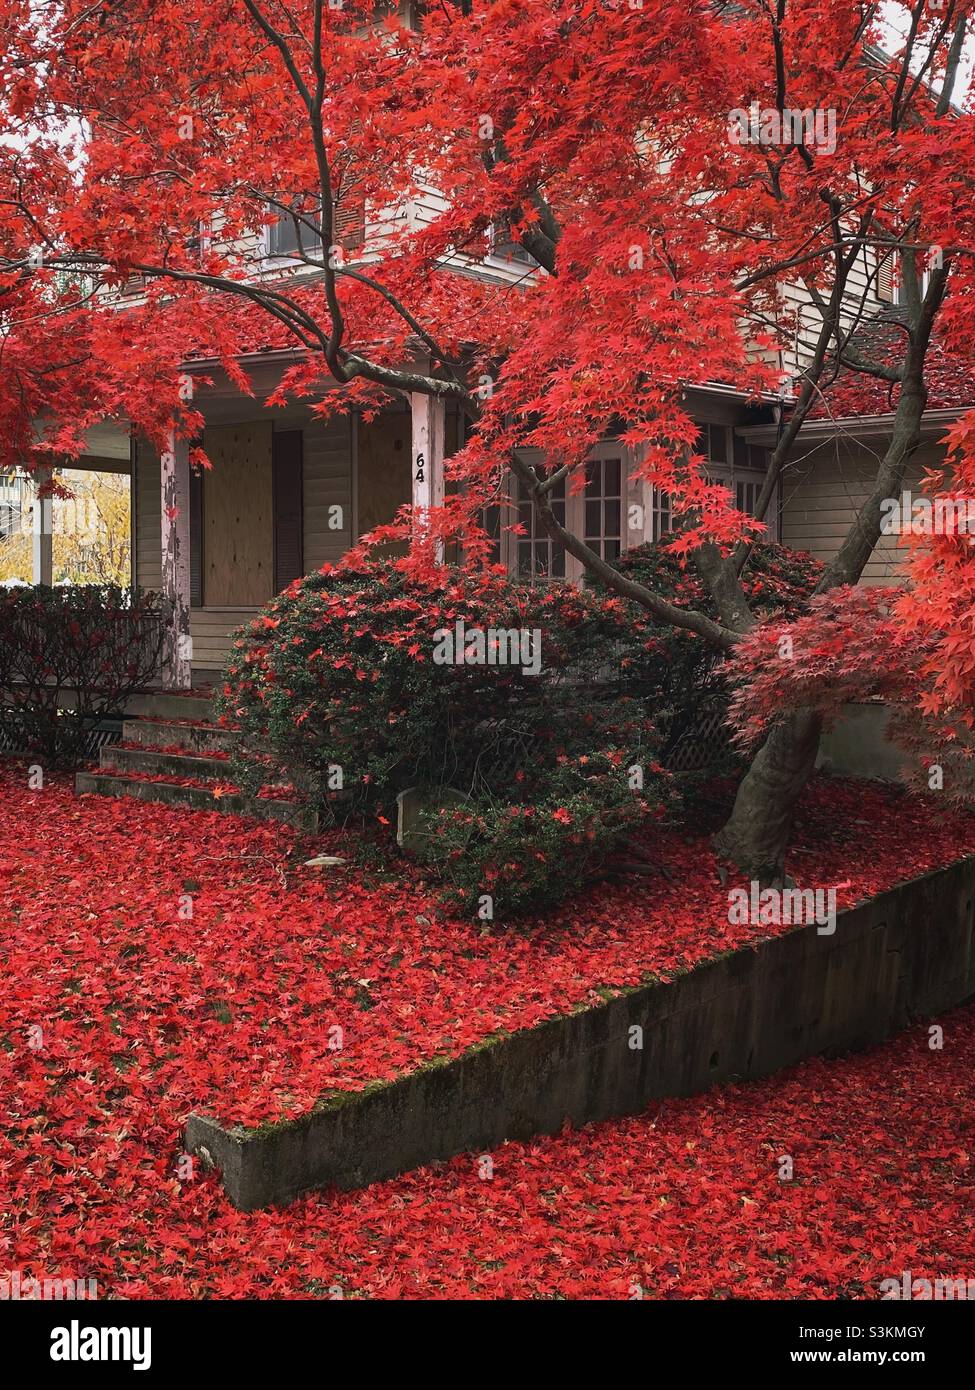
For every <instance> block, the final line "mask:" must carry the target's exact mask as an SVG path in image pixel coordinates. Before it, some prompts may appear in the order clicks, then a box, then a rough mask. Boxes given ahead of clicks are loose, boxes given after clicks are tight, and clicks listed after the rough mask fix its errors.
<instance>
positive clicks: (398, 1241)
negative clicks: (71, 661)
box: [0, 765, 975, 1297]
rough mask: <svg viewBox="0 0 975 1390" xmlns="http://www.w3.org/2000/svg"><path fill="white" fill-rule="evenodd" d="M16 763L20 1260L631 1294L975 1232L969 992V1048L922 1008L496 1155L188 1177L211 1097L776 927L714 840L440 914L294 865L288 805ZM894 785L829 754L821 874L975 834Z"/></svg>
mask: <svg viewBox="0 0 975 1390" xmlns="http://www.w3.org/2000/svg"><path fill="white" fill-rule="evenodd" d="M2 776H3V782H4V786H3V802H2V805H3V810H2V812H0V816H2V820H3V822H4V824H3V834H2V839H0V846H2V848H0V874H2V877H3V880H4V892H3V904H4V905H3V909H2V922H0V970H2V978H0V1095H2V1097H3V1100H2V1112H0V1113H2V1118H0V1191H2V1193H3V1200H2V1217H0V1222H2V1225H0V1267H4V1266H6V1267H9V1268H11V1269H14V1268H16V1269H20V1270H22V1271H25V1272H34V1273H38V1274H44V1275H48V1276H54V1275H56V1274H58V1273H61V1274H64V1275H69V1274H75V1275H77V1276H78V1277H82V1276H84V1277H96V1278H98V1280H99V1282H100V1285H101V1292H102V1296H103V1297H104V1296H108V1295H111V1294H114V1295H132V1294H139V1293H148V1294H152V1295H156V1296H202V1295H215V1296H228V1295H236V1296H252V1297H253V1296H273V1295H285V1294H287V1295H290V1296H303V1295H309V1294H327V1291H328V1289H330V1288H333V1287H341V1288H342V1289H343V1290H344V1291H345V1293H346V1294H347V1295H353V1294H359V1295H367V1296H373V1295H375V1296H393V1295H402V1296H414V1295H416V1296H425V1297H426V1296H438V1295H442V1294H450V1295H454V1296H465V1295H475V1296H494V1295H501V1294H513V1295H516V1296H536V1295H540V1296H549V1295H556V1296H570V1297H571V1296H578V1295H585V1296H589V1295H592V1296H608V1297H619V1296H627V1292H628V1290H629V1286H630V1284H631V1283H636V1284H639V1285H640V1286H641V1287H642V1288H644V1289H645V1290H646V1293H647V1295H648V1296H652V1295H655V1294H665V1293H668V1292H670V1293H680V1294H682V1295H696V1294H711V1293H718V1294H721V1293H726V1292H735V1293H738V1294H741V1293H753V1294H763V1293H771V1294H777V1295H779V1296H781V1295H783V1294H785V1295H787V1296H791V1295H795V1294H799V1293H803V1294H806V1295H813V1296H815V1295H817V1294H823V1295H827V1294H835V1293H837V1292H847V1293H853V1294H856V1293H858V1292H860V1291H864V1290H865V1291H866V1292H867V1293H870V1292H871V1290H872V1283H871V1281H874V1280H875V1279H877V1278H879V1277H883V1276H884V1275H886V1274H888V1273H891V1272H893V1273H897V1272H899V1271H900V1270H901V1269H902V1268H910V1269H913V1270H914V1272H915V1274H921V1273H924V1272H926V1270H927V1269H930V1270H931V1271H932V1272H934V1273H937V1274H942V1273H950V1272H951V1271H952V1270H953V1269H956V1268H961V1269H964V1268H966V1267H967V1268H968V1269H969V1271H970V1269H971V1267H972V1266H973V1264H975V1244H973V1239H972V1222H973V1219H975V1218H973V1217H972V1212H973V1210H975V1206H973V1203H972V1197H973V1195H975V1193H973V1190H972V1176H971V1167H970V1165H969V1160H968V1152H969V1151H970V1149H971V1145H972V1134H971V1127H972V1119H971V1108H972V1105H971V1103H972V1099H973V1096H972V1091H973V1089H975V1087H973V1083H972V1079H971V1077H972V1057H973V1053H972V1044H973V1043H975V1016H973V1015H972V1014H971V1013H968V1014H965V1013H959V1014H956V1015H955V1016H954V1017H953V1018H952V1019H951V1020H950V1021H949V1022H948V1024H947V1026H946V1038H945V1047H944V1049H943V1050H942V1051H930V1050H929V1049H928V1047H927V1045H926V1042H927V1034H926V1032H925V1031H924V1030H923V1029H918V1030H915V1031H914V1032H913V1033H912V1034H911V1036H910V1037H907V1038H904V1039H901V1040H899V1041H898V1042H896V1043H894V1044H892V1045H890V1046H888V1047H887V1048H885V1049H881V1050H878V1051H877V1052H874V1053H872V1054H870V1055H869V1056H867V1057H864V1058H860V1059H856V1060H850V1061H844V1062H841V1063H836V1064H829V1065H827V1064H824V1063H821V1062H814V1063H810V1064H808V1065H806V1066H805V1067H803V1068H800V1069H798V1070H797V1071H795V1072H794V1073H792V1075H791V1076H790V1077H789V1078H787V1079H781V1078H780V1079H777V1080H772V1081H770V1082H768V1083H766V1084H763V1085H761V1086H752V1087H749V1088H744V1089H741V1090H737V1091H731V1090H729V1091H725V1092H723V1093H720V1094H715V1095H712V1096H710V1097H706V1098H698V1099H694V1100H690V1101H683V1102H673V1103H667V1104H666V1105H664V1106H663V1107H662V1108H660V1107H655V1108H654V1110H653V1111H652V1112H650V1113H648V1115H646V1116H643V1117H641V1118H639V1119H636V1120H630V1121H626V1122H621V1123H615V1124H608V1125H603V1126H600V1127H598V1128H594V1129H589V1130H586V1131H582V1132H580V1133H578V1134H572V1135H566V1136H562V1137H559V1138H557V1139H552V1140H547V1141H544V1142H539V1143H537V1144H531V1145H509V1146H505V1147H504V1148H503V1149H502V1150H500V1151H499V1152H498V1153H496V1154H495V1156H494V1157H495V1170H494V1176H493V1178H492V1179H491V1180H489V1181H482V1180H481V1178H480V1177H479V1172H480V1169H479V1166H478V1163H477V1161H476V1156H472V1157H463V1158H460V1159H458V1160H456V1161H455V1162H453V1163H451V1164H450V1165H447V1166H444V1167H441V1168H439V1169H437V1170H425V1171H423V1172H422V1173H418V1174H415V1175H412V1176H409V1177H406V1178H403V1179H400V1180H398V1181H396V1182H391V1183H386V1184H381V1185H378V1186H376V1187H374V1188H372V1189H369V1190H368V1191H367V1192H365V1193H360V1194H352V1195H342V1196H334V1195H333V1196H322V1197H317V1198H313V1199H308V1200H306V1201H303V1202H302V1203H300V1204H298V1205H296V1206H293V1207H291V1208H289V1209H288V1210H287V1211H285V1212H283V1213H273V1214H267V1213H258V1214H252V1215H248V1216H243V1215H240V1214H239V1213H236V1212H234V1211H233V1210H232V1209H231V1208H230V1207H229V1205H228V1204H227V1203H226V1200H225V1199H224V1197H223V1195H222V1192H221V1190H220V1188H219V1186H218V1183H217V1181H216V1179H215V1178H214V1177H212V1176H204V1175H200V1174H197V1175H196V1176H194V1177H193V1178H192V1179H187V1180H181V1179H180V1178H179V1177H178V1176H177V1164H178V1161H179V1157H180V1149H179V1135H180V1131H181V1126H182V1123H183V1120H184V1119H185V1116H186V1114H187V1113H188V1112H189V1111H190V1110H192V1109H194V1108H206V1109H208V1110H211V1111H216V1112H217V1113H221V1114H223V1115H224V1116H226V1117H227V1118H234V1119H237V1120H240V1119H246V1120H248V1121H256V1120H259V1119H261V1118H263V1117H266V1116H269V1115H276V1114H280V1113H281V1112H282V1111H285V1110H288V1109H292V1108H293V1109H295V1110H302V1109H306V1108H307V1107H308V1106H309V1105H310V1104H311V1102H312V1101H313V1100H314V1099H315V1098H316V1097H317V1096H318V1095H319V1094H321V1093H322V1092H323V1091H326V1090H328V1089H330V1088H332V1087H334V1086H343V1087H347V1086H352V1087H354V1086H355V1085H356V1084H364V1083H365V1082H366V1081H368V1080H369V1079H372V1078H374V1077H376V1076H388V1075H389V1074H391V1073H392V1072H394V1071H396V1070H398V1069H405V1068H409V1067H410V1066H412V1065H415V1064H417V1063H418V1062H419V1061H420V1060H422V1059H423V1058H424V1057H428V1056H430V1055H432V1054H434V1053H437V1052H446V1051H451V1052H454V1051H459V1050H460V1049H461V1048H462V1047H464V1046H465V1045H467V1044H468V1043H470V1042H473V1041H476V1040H477V1039H478V1038H481V1037H483V1036H484V1035H485V1034H487V1033H490V1032H492V1031H494V1030H495V1029H496V1028H498V1027H502V1026H503V1027H507V1028H512V1027H516V1026H522V1025H525V1024H530V1023H532V1022H534V1021H536V1020H538V1019H540V1018H543V1017H547V1016H549V1015H551V1014H552V1013H554V1012H556V1011H558V1010H561V1009H565V1008H568V1007H570V1006H571V1005H572V1004H574V1003H576V1002H578V1001H579V1000H584V999H587V998H597V997H598V996H597V995H596V994H595V989H596V987H597V986H601V985H606V984H613V985H616V984H620V985H622V984H626V983H629V982H633V981H636V980H638V979H639V978H641V977H642V976H643V975H645V974H647V973H648V972H650V971H654V972H657V973H666V972H668V971H670V970H673V969H674V968H677V967H678V966H682V965H687V964H689V963H690V962H692V961H694V960H697V959H700V958H701V957H702V956H706V955H710V954H712V953H713V952H714V951H716V950H720V949H726V948H727V947H728V946H729V945H732V944H734V942H735V940H741V939H742V933H743V932H752V934H754V935H758V934H761V933H765V932H767V931H768V930H769V929H768V928H760V929H759V928H756V929H752V928H742V927H735V928H731V927H729V926H728V924H727V889H726V888H724V889H723V888H721V886H720V884H719V883H718V882H717V879H716V877H715V872H714V864H713V860H712V859H711V856H710V854H709V853H708V851H707V849H706V847H705V846H704V844H703V843H702V842H697V843H694V844H686V843H684V842H683V841H682V840H681V839H680V838H679V837H670V838H669V839H668V840H667V842H666V843H665V844H664V843H663V842H661V844H660V853H661V862H662V863H664V864H665V866H666V867H667V869H668V872H669V874H670V878H669V879H668V878H665V877H662V876H661V877H656V878H653V879H649V880H640V881H639V883H638V884H637V885H636V886H633V887H628V888H625V889H624V888H619V887H614V888H609V887H606V888H602V889H600V890H598V891H596V892H594V893H593V894H592V895H591V897H590V899H589V900H588V901H587V902H586V903H585V904H578V905H577V907H576V910H575V912H567V913H565V914H564V917H563V919H562V920H560V921H558V922H554V921H553V922H550V923H548V924H536V925H535V926H534V927H533V928H531V929H525V928H519V929H517V930H515V929H510V928H509V929H507V930H502V929H498V930H496V931H495V933H494V934H493V935H483V934H482V929H481V927H480V926H479V925H471V924H463V923H458V922H446V921H444V920H442V919H441V918H440V917H439V915H438V914H437V910H436V907H435V905H434V903H433V902H432V901H431V899H430V898H429V896H427V895H426V894H425V893H424V892H423V891H422V889H421V888H420V887H419V886H418V885H417V884H416V883H414V882H412V881H411V880H410V879H409V878H408V877H407V878H404V880H403V881H402V882H394V881H385V882H379V883H373V885H372V886H369V885H368V884H367V883H366V882H365V881H364V879H363V875H362V873H361V872H360V871H357V870H351V869H345V870H325V871H321V870H314V869H304V868H301V867H296V865H300V858H301V857H307V851H308V849H309V848H313V847H314V846H309V845H306V846H305V848H303V849H302V853H301V856H300V857H299V858H298V859H297V860H296V859H295V858H294V857H293V856H292V857H289V855H288V851H289V849H290V848H291V846H292V842H293V837H292V832H291V831H290V830H288V829H287V828H282V827H277V826H271V825H265V824H257V823H254V822H250V821H243V820H239V819H236V818H232V817H221V816H219V815H216V814H212V813H194V812H186V811H182V810H177V809H174V808H169V807H162V806H155V805H151V804H144V803H136V802H131V801H115V800H112V799H109V798H96V797H85V798H82V799H76V798H75V797H74V795H73V793H72V792H71V790H70V788H69V786H68V785H67V784H66V783H64V782H58V781H55V782H54V783H52V784H49V785H48V787H47V788H46V789H45V790H43V791H39V792H31V791H29V790H28V788H27V785H26V774H25V771H24V769H22V768H20V767H16V766H12V765H8V766H7V767H6V768H5V769H4V771H3V774H2ZM828 798H832V804H833V806H834V814H835V813H836V812H838V813H839V814H838V818H837V819H836V820H835V823H834V825H833V828H832V829H831V830H828V831H827V827H828V825H829V823H830V818H829V813H828V810H827V805H828ZM893 814H894V811H893V808H892V807H891V806H890V804H889V802H888V801H887V800H886V799H885V798H884V797H883V796H882V795H881V794H880V793H878V792H877V791H875V790H872V789H866V788H864V787H862V786H857V787H854V786H847V787H843V786H838V785H836V784H829V785H827V784H822V783H821V784H819V785H818V787H817V788H816V790H815V793H814V795H813V798H812V799H811V804H810V808H809V809H808V810H807V812H805V813H804V815H803V819H802V822H801V824H800V827H799V835H798V846H797V847H798V850H799V851H800V852H799V853H797V855H796V862H797V863H801V864H805V865H808V869H807V870H806V871H805V877H806V879H807V881H809V882H812V881H813V879H812V878H810V877H809V875H810V874H813V873H814V874H815V875H816V876H817V877H816V879H815V881H817V882H820V881H822V882H825V883H829V882H834V883H835V882H839V881H843V880H851V884H850V887H848V888H846V889H844V890H842V892H841V894H840V897H841V901H848V900H850V899H851V898H853V897H855V896H857V895H858V894H862V893H865V892H868V891H874V890H875V889H877V888H879V887H882V886H885V885H886V884H889V883H892V882H894V881H896V880H898V879H901V878H905V877H909V876H911V875H912V874H914V873H917V872H920V871H922V870H923V869H925V868H928V867H931V866H933V865H935V864H938V863H943V862H946V861H947V860H950V859H952V858H954V857H956V856H957V855H958V854H960V853H962V852H964V851H966V850H969V851H970V850H972V849H973V848H975V823H973V821H972V819H971V818H970V817H966V816H961V815H957V814H955V815H952V816H951V817H950V818H949V819H948V820H946V821H944V822H943V823H937V822H936V821H935V820H934V819H933V815H932V811H931V809H930V808H927V809H926V808H925V807H924V806H922V805H921V804H920V803H916V802H906V801H898V803H897V806H896V816H897V820H896V834H894V833H892V832H891V825H892V823H893V820H892V818H893ZM325 847H326V848H333V849H334V848H339V849H341V848H343V845H341V844H340V843H339V842H338V840H337V839H336V838H335V837H333V838H331V839H329V841H328V842H327V844H326V846H325ZM344 847H346V848H347V847H348V846H347V845H346V846H344ZM814 866H815V867H814ZM820 876H822V877H821V878H820ZM186 895H189V898H191V899H192V917H191V918H186V917H185V915H182V916H181V911H182V912H183V913H184V914H185V912H186V909H187V902H188V898H187V896H186ZM334 1025H338V1026H339V1027H340V1028H341V1029H342V1030H343V1035H344V1036H343V1039H342V1041H343V1047H342V1049H341V1051H332V1050H330V1047H329V1042H330V1040H332V1041H334V1038H335V1034H334V1031H330V1030H332V1029H333V1026H334ZM783 1153H788V1154H791V1155H792V1157H793V1159H794V1161H795V1165H796V1176H795V1179H794V1181H793V1182H792V1183H785V1182H781V1181H780V1180H779V1178H778V1166H777V1165H778V1159H779V1157H780V1155H781V1154H783ZM966 1252H967V1254H966ZM966 1262H967V1263H966Z"/></svg>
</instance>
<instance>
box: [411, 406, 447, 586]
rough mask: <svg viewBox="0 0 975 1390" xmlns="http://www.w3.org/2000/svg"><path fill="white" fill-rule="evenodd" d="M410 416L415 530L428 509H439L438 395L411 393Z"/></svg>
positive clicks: (441, 427) (442, 412)
mask: <svg viewBox="0 0 975 1390" xmlns="http://www.w3.org/2000/svg"><path fill="white" fill-rule="evenodd" d="M410 410H411V411H412V414H413V459H412V474H413V491H412V502H413V515H414V529H415V530H416V529H418V528H420V527H422V525H423V513H424V512H426V511H429V510H430V508H431V507H442V506H443V497H444V485H443V451H444V436H445V422H446V407H445V405H444V402H443V400H441V399H440V398H439V397H437V396H426V395H423V393H422V392H419V391H414V392H411V393H410ZM437 558H438V559H441V560H442V559H443V546H442V545H438V547H437Z"/></svg>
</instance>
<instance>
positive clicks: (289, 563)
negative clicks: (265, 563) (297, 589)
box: [271, 430, 303, 593]
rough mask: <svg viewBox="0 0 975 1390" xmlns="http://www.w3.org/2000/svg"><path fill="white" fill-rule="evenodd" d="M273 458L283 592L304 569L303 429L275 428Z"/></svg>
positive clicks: (277, 576) (277, 567)
mask: <svg viewBox="0 0 975 1390" xmlns="http://www.w3.org/2000/svg"><path fill="white" fill-rule="evenodd" d="M271 458H272V462H273V469H274V589H275V592H276V593H280V592H281V590H282V589H286V588H287V587H288V585H289V584H291V583H293V582H294V580H296V579H300V578H301V575H302V573H303V567H302V547H301V532H302V517H301V430H281V431H275V433H274V435H273V437H272V440H271Z"/></svg>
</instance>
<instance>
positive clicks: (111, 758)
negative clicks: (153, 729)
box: [98, 725, 229, 778]
mask: <svg viewBox="0 0 975 1390" xmlns="http://www.w3.org/2000/svg"><path fill="white" fill-rule="evenodd" d="M157 727H162V728H166V727H167V726H165V725H162V726H157ZM98 765H99V767H104V768H110V769H114V770H115V771H117V772H171V773H172V774H173V775H174V776H175V777H223V778H226V777H227V776H228V774H229V767H228V761H227V759H226V758H208V757H207V756H206V754H205V753H164V752H162V751H161V750H160V749H159V748H120V747H119V745H118V744H117V743H109V744H106V745H105V746H104V747H103V748H102V749H100V750H99V755H98Z"/></svg>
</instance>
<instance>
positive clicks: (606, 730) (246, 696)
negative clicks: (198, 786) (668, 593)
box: [218, 560, 655, 815]
mask: <svg viewBox="0 0 975 1390" xmlns="http://www.w3.org/2000/svg"><path fill="white" fill-rule="evenodd" d="M457 623H462V624H463V626H464V629H465V631H467V630H471V629H474V630H482V631H487V630H488V629H493V630H495V631H496V632H497V631H500V632H505V631H509V630H512V631H516V632H527V633H535V632H537V633H538V634H539V635H540V646H539V650H538V651H537V652H536V651H535V646H534V644H532V645H531V647H530V650H528V652H527V654H528V655H529V657H530V660H529V662H528V667H527V669H526V666H525V665H523V664H507V665H505V664H493V665H488V664H470V665H468V664H457V663H456V662H450V661H447V662H443V661H440V660H438V659H437V658H438V657H441V658H442V657H444V655H445V646H446V640H445V636H444V634H453V633H454V632H455V630H456V624H457ZM627 623H628V615H627V614H626V611H625V609H624V607H623V605H622V604H620V603H619V602H618V601H617V600H615V599H606V598H604V597H600V596H597V595H594V594H591V593H587V592H584V591H580V590H578V589H576V588H574V587H572V586H570V585H553V586H550V587H545V588H541V587H539V588H534V587H532V586H530V585H524V584H521V585H519V584H516V583H513V582H512V581H511V580H509V579H508V578H507V577H506V576H504V575H500V574H498V573H487V574H484V575H478V576H472V575H470V574H468V573H466V572H464V571H462V570H457V569H446V568H445V569H444V570H442V571H440V572H438V574H437V575H436V576H435V577H431V579H430V580H429V581H422V580H419V579H416V578H413V577H407V576H406V575H404V574H403V572H402V571H401V569H399V568H398V567H397V566H396V564H395V563H394V562H393V561H389V560H387V561H379V562H374V563H372V564H370V565H367V566H364V567H359V568H357V569H356V568H351V567H348V566H340V567H337V568H332V569H326V570H323V571H322V572H320V573H318V574H314V575H310V576H308V577H307V578H305V579H302V580H299V581H298V582H296V583H295V584H293V585H292V586H291V587H290V588H289V589H287V590H286V591H285V592H284V593H283V594H280V595H278V597H277V598H275V599H273V600H272V601H271V603H270V604H268V605H267V607H266V608H265V609H264V611H263V613H262V614H261V615H260V616H259V617H258V618H256V619H255V620H254V621H253V622H251V623H250V624H248V626H247V627H246V628H244V629H242V630H241V632H240V633H239V634H237V635H236V637H235V641H234V646H233V651H232V654H231V658H230V661H229V663H228V665H227V669H226V673H225V680H224V685H223V692H222V695H221V696H220V697H219V698H218V708H219V710H220V712H221V713H222V714H223V715H225V716H226V717H228V718H229V719H230V720H232V721H233V722H235V723H237V724H238V725H239V727H240V730H241V738H240V750H239V753H238V758H237V766H236V771H237V775H238V776H239V777H240V778H241V779H242V780H243V781H244V782H245V785H253V784H254V783H255V782H257V781H261V782H264V781H267V780H268V778H269V776H272V775H279V774H280V775H283V776H284V777H286V778H287V779H290V780H294V781H296V782H297V783H298V784H299V785H301V786H303V787H304V788H305V790H306V791H307V792H308V794H309V795H310V796H311V797H312V798H313V799H315V800H317V801H318V803H319V804H325V803H328V802H332V803H333V804H334V803H336V801H337V800H339V799H341V802H342V805H343V806H344V808H345V810H346V811H348V812H352V813H355V814H360V815H365V814H375V813H376V812H377V811H385V812H386V813H387V814H390V813H391V810H392V805H393V802H394V799H395V797H396V794H397V793H398V792H400V791H402V790H404V789H406V788H408V787H416V788H418V789H420V790H422V791H424V792H428V793H436V792H437V791H438V790H439V789H441V788H443V787H452V788H455V789H457V790H459V791H461V792H464V793H465V794H468V795H474V796H480V795H483V794H487V795H489V796H491V797H495V798H498V797H504V796H507V797H509V798H511V799H527V798H530V797H531V796H533V795H536V794H537V793H538V792H539V791H540V790H541V789H542V788H543V787H544V784H545V779H546V777H547V776H548V775H549V774H550V772H551V770H552V769H553V768H554V767H555V766H556V763H557V760H558V758H559V757H560V756H562V755H566V754H573V753H584V752H590V751H593V750H594V749H598V748H601V747H609V746H613V747H617V746H622V745H624V744H625V745H628V746H630V747H631V749H632V753H633V757H634V758H639V759H640V760H641V761H643V762H650V761H652V758H653V752H654V748H655V739H654V734H653V729H652V725H651V723H650V721H649V720H648V719H647V717H646V713H645V711H644V709H643V707H642V706H641V705H640V704H639V703H638V702H636V701H628V700H627V699H626V697H625V696H624V695H621V693H620V690H619V689H618V688H617V687H616V686H615V685H614V684H613V682H612V680H611V679H608V677H612V675H613V673H614V672H616V673H617V674H618V672H619V670H620V668H621V665H622V656H621V642H622V641H623V639H624V638H625V635H626V630H627ZM509 654H510V653H509ZM446 655H449V652H447V653H446ZM536 662H537V670H536V669H534V667H535V666H536ZM597 676H598V677H601V680H597ZM340 792H341V794H342V795H341V798H339V797H338V793H340Z"/></svg>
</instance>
